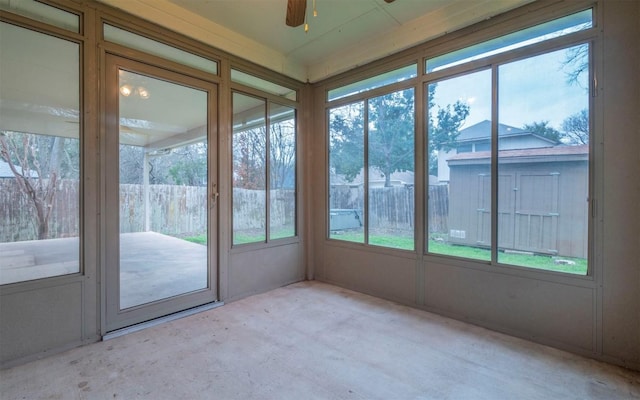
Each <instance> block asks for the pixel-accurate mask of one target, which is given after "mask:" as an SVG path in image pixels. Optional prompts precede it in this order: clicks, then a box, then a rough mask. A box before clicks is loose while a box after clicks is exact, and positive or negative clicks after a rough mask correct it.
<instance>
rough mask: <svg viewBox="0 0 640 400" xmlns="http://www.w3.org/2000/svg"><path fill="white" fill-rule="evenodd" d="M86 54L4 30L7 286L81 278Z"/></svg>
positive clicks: (0, 158)
mask: <svg viewBox="0 0 640 400" xmlns="http://www.w3.org/2000/svg"><path fill="white" fill-rule="evenodd" d="M79 53H80V48H79V45H78V44H77V43H72V42H68V41H65V40H62V39H59V38H55V37H53V36H49V35H44V34H41V33H37V32H33V31H30V30H27V29H24V28H20V27H17V26H14V25H10V24H5V23H2V22H0V54H1V56H0V71H2V73H0V284H6V283H14V282H21V281H28V280H33V279H40V278H47V277H52V276H58V275H65V274H71V273H77V272H79V271H80V264H79V248H80V245H79V238H78V237H79V232H80V226H81V222H80V208H79V207H80V204H79V199H80V193H81V187H80V180H79V178H80V173H81V172H80V140H79V138H80V128H79V127H80V125H79V119H78V115H79V110H80V101H79V93H80V87H79V76H80V75H79V66H80V61H79Z"/></svg>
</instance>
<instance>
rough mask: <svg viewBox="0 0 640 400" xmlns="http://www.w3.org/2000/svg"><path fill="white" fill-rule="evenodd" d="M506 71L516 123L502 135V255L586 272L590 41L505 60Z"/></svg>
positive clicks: (506, 114) (504, 110)
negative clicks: (521, 58) (519, 58)
mask: <svg viewBox="0 0 640 400" xmlns="http://www.w3.org/2000/svg"><path fill="white" fill-rule="evenodd" d="M498 77H499V81H498V85H499V104H498V109H499V118H500V123H501V126H506V127H509V129H510V132H509V133H508V134H501V135H499V137H498V146H499V149H500V152H499V154H498V175H499V179H500V180H499V190H498V209H499V212H500V218H499V221H498V248H499V250H500V251H499V253H498V261H499V262H501V263H505V264H512V265H519V266H525V267H531V268H542V269H550V270H555V271H563V272H569V273H576V274H583V275H584V274H586V272H587V258H588V246H587V243H588V208H589V207H588V205H589V204H588V194H589V84H588V78H589V45H588V44H583V45H579V46H574V47H571V48H568V49H563V50H558V51H554V52H550V53H547V54H543V55H539V56H535V57H530V58H526V59H523V60H519V61H515V62H512V63H509V64H505V65H502V66H500V67H499V70H498ZM523 90H526V93H527V95H526V96H523V94H522V93H523Z"/></svg>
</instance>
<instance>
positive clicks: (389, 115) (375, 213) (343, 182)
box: [329, 89, 415, 250]
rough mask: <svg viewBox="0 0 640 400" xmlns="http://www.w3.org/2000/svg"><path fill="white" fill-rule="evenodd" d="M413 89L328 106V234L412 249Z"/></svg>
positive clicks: (379, 244)
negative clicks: (342, 104) (332, 106)
mask: <svg viewBox="0 0 640 400" xmlns="http://www.w3.org/2000/svg"><path fill="white" fill-rule="evenodd" d="M414 132H415V125H414V90H413V89H405V90H400V91H396V92H392V93H389V94H386V95H383V96H379V97H373V98H370V99H367V100H364V101H360V102H356V103H351V104H347V105H344V106H339V107H334V108H331V109H330V110H329V137H330V144H329V176H330V178H329V184H330V194H329V237H330V238H331V239H337V240H345V241H352V242H358V243H366V244H371V245H377V246H385V247H393V248H399V249H404V250H413V249H414V247H415V245H414V228H413V227H414V208H415V207H414V173H413V171H414V165H415V161H414V151H415V144H414V141H415V140H414V139H415V133H414Z"/></svg>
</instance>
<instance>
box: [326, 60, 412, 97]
mask: <svg viewBox="0 0 640 400" xmlns="http://www.w3.org/2000/svg"><path fill="white" fill-rule="evenodd" d="M417 75H418V65H417V64H411V65H407V66H406V67H402V68H398V69H395V70H393V71H389V72H385V73H384V74H380V75H376V76H374V77H371V78H367V79H363V80H361V81H358V82H354V83H351V84H349V85H345V86H341V87H339V88H336V89H332V90H329V93H328V94H327V98H328V100H329V101H333V100H338V99H342V98H343V97H347V96H351V95H353V94H357V93H363V92H367V91H369V90H373V89H377V88H379V87H383V86H386V85H390V84H392V83H395V82H402V81H404V80H407V79H410V78H415V77H416V76H417Z"/></svg>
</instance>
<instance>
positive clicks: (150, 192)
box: [105, 56, 217, 331]
mask: <svg viewBox="0 0 640 400" xmlns="http://www.w3.org/2000/svg"><path fill="white" fill-rule="evenodd" d="M107 87H108V88H109V96H108V99H107V119H108V120H107V130H106V137H105V149H106V160H105V162H106V168H107V174H106V191H105V197H106V198H105V207H106V208H107V210H106V213H105V215H108V216H110V217H109V219H108V220H107V221H105V225H106V234H107V236H106V249H107V252H106V254H105V257H106V269H107V270H106V278H107V286H106V300H107V331H112V330H115V329H119V328H122V327H126V326H129V325H133V324H136V323H140V322H144V321H147V320H150V319H153V318H157V317H160V316H164V315H167V314H171V313H174V312H177V311H181V310H184V309H187V308H191V307H195V306H198V305H202V304H205V303H209V302H213V301H215V300H216V299H217V279H216V271H217V266H216V259H217V254H216V253H217V251H216V250H217V249H216V247H215V246H216V242H217V240H216V207H215V206H216V204H215V200H216V196H217V192H216V188H217V184H216V176H217V173H216V169H215V165H216V162H215V156H214V155H215V143H216V140H215V137H214V135H215V132H214V130H213V127H215V126H216V124H215V118H216V115H215V112H216V111H215V110H216V109H217V107H216V104H215V101H216V86H215V85H214V84H211V83H208V82H204V81H200V80H196V79H193V78H191V77H187V76H184V75H180V74H176V73H173V72H170V71H166V70H163V69H159V68H155V67H151V66H148V65H145V64H141V63H137V62H134V61H131V60H127V59H123V58H119V57H116V56H108V57H107ZM116 216H117V217H116Z"/></svg>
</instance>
